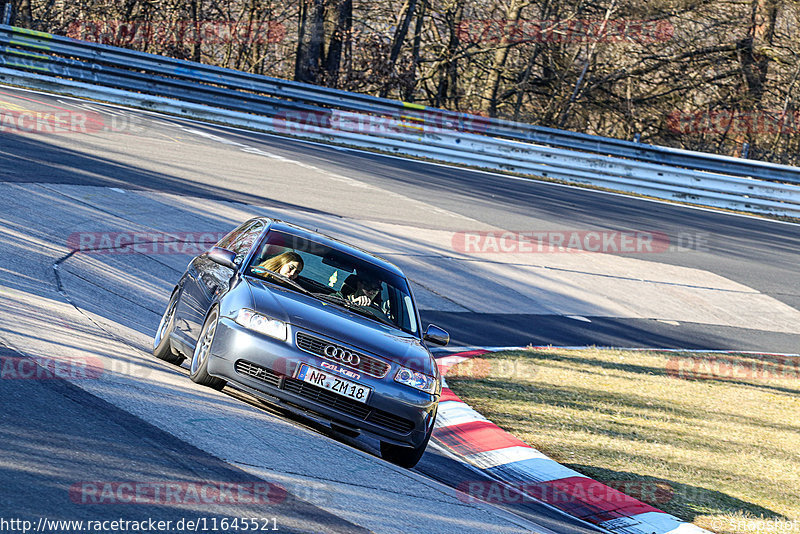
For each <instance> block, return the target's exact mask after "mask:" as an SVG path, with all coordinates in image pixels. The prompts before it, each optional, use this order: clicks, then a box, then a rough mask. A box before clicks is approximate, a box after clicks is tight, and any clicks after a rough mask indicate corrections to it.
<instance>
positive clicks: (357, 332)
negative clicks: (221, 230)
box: [247, 279, 437, 376]
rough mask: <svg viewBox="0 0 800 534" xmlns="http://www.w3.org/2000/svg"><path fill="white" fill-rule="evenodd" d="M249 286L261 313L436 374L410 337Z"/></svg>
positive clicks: (291, 293) (277, 290) (263, 286)
mask: <svg viewBox="0 0 800 534" xmlns="http://www.w3.org/2000/svg"><path fill="white" fill-rule="evenodd" d="M247 283H248V286H249V288H250V292H251V294H252V297H253V304H254V307H255V309H256V311H258V312H261V313H264V314H266V315H269V316H271V317H274V318H275V319H280V320H282V321H285V322H287V323H289V324H291V325H293V326H294V327H296V328H298V329H301V330H305V331H309V332H316V333H318V334H321V335H323V336H325V337H328V338H330V339H332V340H336V341H339V342H341V343H344V344H347V345H351V346H352V347H354V348H359V349H361V350H363V351H366V352H370V353H372V354H374V355H376V356H378V357H381V358H384V359H386V360H390V361H393V362H395V363H397V364H400V365H402V366H404V367H408V368H409V369H413V370H414V371H419V372H421V373H425V374H427V375H430V376H436V374H437V373H436V363H435V362H434V360H433V358H432V356H431V355H430V353H429V352H428V349H427V348H426V347H425V346H424V345H423V344H422V342H421V341H420V340H419V338H417V337H415V336H413V335H411V334H408V333H406V332H403V331H402V330H398V329H396V328H393V327H391V326H388V325H384V324H382V323H379V322H377V321H373V320H371V319H368V318H366V317H363V316H361V315H358V314H357V313H354V312H351V311H349V310H347V309H345V308H342V307H341V306H338V305H336V304H333V303H329V302H325V301H322V300H319V299H317V298H314V297H312V296H311V295H305V294H303V293H300V292H298V291H295V290H293V289H288V288H284V287H282V286H279V285H277V284H271V283H268V282H264V281H262V280H256V279H248V280H247Z"/></svg>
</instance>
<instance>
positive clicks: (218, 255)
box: [206, 247, 239, 271]
mask: <svg viewBox="0 0 800 534" xmlns="http://www.w3.org/2000/svg"><path fill="white" fill-rule="evenodd" d="M206 254H207V255H208V259H210V260H211V261H213V262H214V263H219V264H220V265H222V266H223V267H228V268H229V269H233V270H234V271H235V270H236V269H238V268H239V266H238V265H236V264H235V263H233V260H234V259H235V258H236V253H235V252H233V251H230V250H228V249H226V248H221V247H211V250H209V251H208V252H207V253H206Z"/></svg>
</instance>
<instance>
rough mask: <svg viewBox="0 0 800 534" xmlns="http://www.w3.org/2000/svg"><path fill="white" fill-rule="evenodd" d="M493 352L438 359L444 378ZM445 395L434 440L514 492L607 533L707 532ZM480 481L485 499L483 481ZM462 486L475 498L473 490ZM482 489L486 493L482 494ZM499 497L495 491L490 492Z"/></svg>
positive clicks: (444, 391)
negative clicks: (587, 473) (561, 460)
mask: <svg viewBox="0 0 800 534" xmlns="http://www.w3.org/2000/svg"><path fill="white" fill-rule="evenodd" d="M488 352H492V351H490V350H485V349H478V350H471V351H467V352H460V353H456V354H451V355H449V356H444V357H441V358H438V359H437V360H436V361H437V363H438V364H439V369H440V370H441V373H442V376H444V375H445V374H446V372H447V370H448V369H449V368H450V367H452V366H454V365H456V364H458V363H460V362H463V361H465V360H468V359H470V358H473V357H475V356H480V355H482V354H486V353H488ZM442 382H443V383H442V397H441V399H440V401H439V411H438V415H437V417H436V426H435V428H434V431H433V439H434V440H435V441H436V442H438V443H439V444H441V445H443V446H444V447H446V448H447V449H449V450H451V451H452V452H453V453H455V455H456V456H458V457H459V458H461V460H462V461H463V462H464V463H466V464H468V465H470V466H472V467H474V468H477V469H479V470H481V471H482V472H484V473H486V474H487V475H488V478H490V479H494V480H499V481H501V482H502V483H504V484H506V485H507V487H508V488H510V491H513V492H515V493H522V494H523V496H527V497H528V498H530V499H532V500H536V501H539V502H544V503H546V504H548V505H550V506H552V507H554V508H557V509H559V510H561V511H563V512H565V513H567V514H569V515H571V516H573V517H577V518H579V519H581V520H584V521H586V522H588V523H592V524H594V525H597V526H599V527H601V528H603V529H605V530H608V531H612V532H615V533H616V532H620V533H624V534H699V533H707V534H710V532H709V531H707V530H704V529H702V528H700V527H697V526H695V525H693V524H691V523H687V522H685V521H682V520H680V519H678V518H677V517H675V516H673V515H670V514H668V513H666V512H663V511H661V510H659V509H658V508H655V507H653V506H651V505H649V504H646V503H643V502H641V501H639V500H637V499H634V498H633V497H630V496H628V495H625V494H624V493H622V492H621V491H619V490H616V489H614V488H611V487H609V486H606V485H605V484H602V483H600V482H597V481H596V480H593V479H591V478H589V477H587V476H585V475H582V474H580V473H578V472H577V471H573V470H572V469H569V468H568V467H565V466H563V465H561V464H559V463H558V462H556V461H555V460H553V459H551V458H549V457H547V456H546V455H544V454H543V453H541V452H539V451H538V450H536V449H534V448H533V447H531V446H529V445H527V444H526V443H524V442H522V441H520V440H519V439H517V438H515V437H514V436H512V435H511V434H509V433H507V432H506V431H505V430H503V429H501V428H500V427H498V426H497V425H495V424H494V423H492V422H491V421H489V420H488V419H486V418H485V417H484V416H482V415H481V414H479V413H478V412H476V411H475V410H473V409H472V408H471V407H470V406H469V405H467V404H466V403H465V402H464V401H462V400H461V399H460V398H459V397H458V396H457V395H455V394H454V393H453V392H452V391H451V390H450V388H448V387H447V384H446V383H445V381H444V379H443V380H442ZM483 484H484V485H483V486H482V485H481V483H479V482H476V487H480V488H481V490H478V492H477V493H478V494H479V495H478V497H473V498H476V499H480V500H484V499H483V498H485V497H486V496H487V495H486V491H485V490H486V486H485V483H483ZM468 486H469V484H467V486H465V487H459V490H461V491H465V490H466V491H465V493H466V495H465V497H466V498H471V495H470V494H471V493H472V489H473V488H470V487H468ZM482 490H483V491H482ZM489 491H494V492H495V495H494V496H493V497H494V498H498V497H499V495H497V493H496V492H498V491H500V490H498V489H497V488H492V489H491V490H489Z"/></svg>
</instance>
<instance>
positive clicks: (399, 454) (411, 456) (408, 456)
mask: <svg viewBox="0 0 800 534" xmlns="http://www.w3.org/2000/svg"><path fill="white" fill-rule="evenodd" d="M433 418H434V421H435V420H436V414H434V416H433ZM432 433H433V422H431V428H430V430H428V435H426V436H425V441H423V442H422V443H421V444H420V445H419V447H403V446H401V445H395V444H393V443H386V442H385V441H381V458H383V459H384V460H386V461H387V462H391V463H393V464H395V465H399V466H400V467H405V468H406V469H411V468H412V467H414V466H415V465H417V463H419V461H420V459H421V458H422V455H423V454H425V449H427V448H428V442H429V441H430V440H431V434H432Z"/></svg>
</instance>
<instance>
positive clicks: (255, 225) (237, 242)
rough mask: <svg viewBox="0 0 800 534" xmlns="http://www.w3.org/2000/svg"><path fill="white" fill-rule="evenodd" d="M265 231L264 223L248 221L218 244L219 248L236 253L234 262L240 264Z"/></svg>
mask: <svg viewBox="0 0 800 534" xmlns="http://www.w3.org/2000/svg"><path fill="white" fill-rule="evenodd" d="M263 230H264V223H263V222H262V221H248V222H246V223H244V224H243V225H242V226H240V227H239V228H237V229H236V230H234V231H233V232H231V233H230V234H228V235H226V236H225V237H224V238H222V240H221V241H220V242H219V243H217V246H218V247H222V248H225V249H228V250H230V251H232V252H234V253H235V254H236V258H235V259H234V260H233V261H234V262H235V263H240V262H241V261H242V259H243V258H244V257H245V256H247V253H248V252H249V251H250V248H251V247H252V246H253V244H255V242H256V240H257V239H258V236H259V235H261V232H262V231H263Z"/></svg>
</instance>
